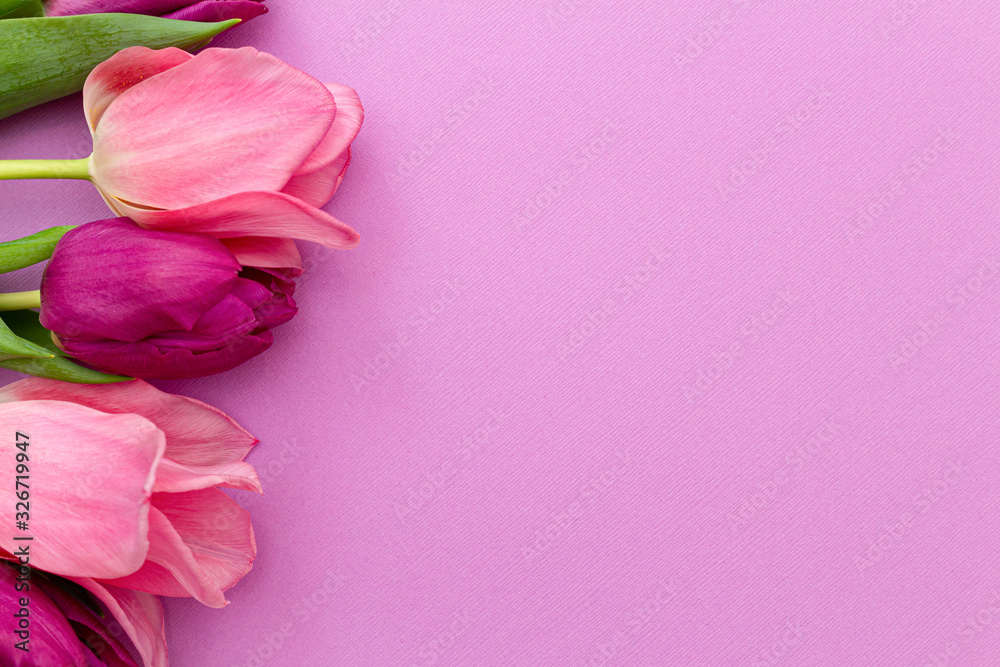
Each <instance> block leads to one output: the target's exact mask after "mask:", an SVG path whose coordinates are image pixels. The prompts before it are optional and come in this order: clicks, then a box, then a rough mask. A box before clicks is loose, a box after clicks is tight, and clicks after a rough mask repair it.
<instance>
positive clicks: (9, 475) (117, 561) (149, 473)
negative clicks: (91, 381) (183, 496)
mask: <svg viewBox="0 0 1000 667" xmlns="http://www.w3.org/2000/svg"><path fill="white" fill-rule="evenodd" d="M0 425H2V426H3V427H4V428H5V429H6V432H8V433H11V434H14V433H15V431H19V432H21V433H25V434H27V435H28V436H30V440H29V442H30V443H31V444H29V445H28V446H27V447H26V449H27V454H28V457H29V461H28V462H27V463H26V465H27V466H28V468H29V470H30V475H31V505H30V516H31V522H30V533H27V534H30V535H32V536H33V537H34V541H33V542H32V550H31V551H32V558H31V564H32V566H34V567H38V568H40V569H42V570H46V571H48V572H52V573H53V574H60V575H67V576H79V577H109V578H110V577H120V576H123V575H126V574H129V573H130V572H135V571H136V570H137V569H138V568H139V566H140V565H142V562H143V560H145V557H146V551H147V549H148V548H149V540H148V536H147V530H148V523H147V515H148V514H149V511H150V504H149V498H150V494H151V493H152V490H153V483H154V479H155V475H156V467H157V465H159V463H160V458H161V457H162V456H163V452H164V450H165V449H166V439H165V436H164V434H163V431H161V430H159V429H158V428H156V427H155V426H154V425H153V424H152V422H150V421H149V420H148V419H146V418H145V417H140V416H139V415H109V414H105V413H103V412H98V411H97V410H93V409H91V408H87V407H84V406H82V405H74V404H72V403H65V402H61V401H20V402H16V403H3V404H2V405H0ZM21 440H23V439H21ZM15 465H16V461H15V457H14V454H13V453H10V452H8V455H7V456H4V457H0V473H2V474H3V475H4V476H5V478H6V479H9V480H14V478H15V474H21V473H16V472H15ZM21 511H27V510H25V509H24V508H23V507H22V508H17V507H15V504H14V503H13V502H11V503H2V504H0V522H2V523H3V525H5V526H14V525H15V512H21ZM16 545H17V542H15V541H14V540H13V535H12V534H11V532H10V531H3V532H0V546H2V547H3V548H4V549H6V550H7V551H9V552H11V553H14V552H15V551H14V550H15V548H16Z"/></svg>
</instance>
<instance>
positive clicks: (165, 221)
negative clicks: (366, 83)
mask: <svg viewBox="0 0 1000 667" xmlns="http://www.w3.org/2000/svg"><path fill="white" fill-rule="evenodd" d="M83 94H84V109H85V111H86V115H87V120H88V123H89V126H90V129H91V132H92V134H93V142H94V151H93V154H92V155H91V156H90V157H89V158H85V159H82V160H65V161H58V160H56V161H34V160H10V161H6V162H0V178H78V179H84V180H90V181H92V182H93V183H94V185H95V186H96V187H97V189H98V190H99V191H100V193H101V195H102V196H103V197H104V200H105V201H106V202H107V204H108V205H109V206H110V207H111V209H112V210H113V211H114V212H115V213H116V214H117V215H119V216H127V217H130V218H132V219H133V220H134V221H136V222H137V223H138V224H139V225H141V226H142V227H145V228H147V229H163V230H173V231H185V232H197V233H200V234H207V235H210V236H215V237H218V238H240V237H257V238H259V237H265V238H278V239H302V240H306V241H314V242H316V243H321V244H323V245H326V246H328V247H332V248H351V247H354V246H355V245H357V243H358V238H359V237H358V233H357V232H356V231H355V230H354V229H352V228H351V227H349V226H348V225H346V224H344V223H342V222H340V221H339V220H337V219H336V218H334V217H332V216H331V215H329V214H327V213H325V212H323V211H321V210H320V208H319V207H321V206H323V205H325V204H326V203H327V202H328V201H329V200H330V198H331V197H332V196H333V194H334V192H335V191H336V190H337V187H338V186H339V185H340V182H341V181H342V180H343V177H344V172H345V171H346V169H347V166H348V163H349V161H350V146H351V142H352V141H353V140H354V137H355V136H356V135H357V133H358V130H359V129H360V127H361V122H362V118H363V110H362V108H361V103H360V100H359V99H358V96H357V93H355V91H354V90H352V89H350V88H347V87H346V86H341V85H339V84H322V83H320V82H319V81H317V80H316V79H314V78H312V77H311V76H308V75H307V74H304V73H303V72H300V71H299V70H297V69H295V68H293V67H291V66H289V65H287V64H285V63H283V62H281V61H279V60H278V59H277V58H275V57H274V56H271V55H268V54H265V53H260V52H258V51H256V50H255V49H252V48H249V47H248V48H242V49H206V50H204V51H202V52H200V53H199V54H198V55H196V56H191V55H190V54H188V53H186V52H184V51H181V50H180V49H163V50H160V51H154V50H151V49H146V48H142V47H135V48H130V49H125V50H124V51H121V52H120V53H118V54H117V55H115V56H113V57H112V58H111V59H110V60H108V61H106V62H104V63H102V64H101V65H99V66H98V67H97V68H96V69H94V71H93V72H91V74H90V76H89V77H88V79H87V83H86V85H85V86H84V93H83ZM258 245H259V247H258V251H259V253H260V254H261V255H267V254H272V255H275V256H279V255H280V254H281V252H282V250H281V246H280V245H278V244H275V246H274V248H273V249H272V250H271V253H268V252H267V250H266V248H265V247H264V245H263V242H261V243H260V244H258Z"/></svg>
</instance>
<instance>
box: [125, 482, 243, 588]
mask: <svg viewBox="0 0 1000 667" xmlns="http://www.w3.org/2000/svg"><path fill="white" fill-rule="evenodd" d="M191 493H198V492H197V491H192V492H191ZM219 493H222V492H221V491H219ZM167 495H174V494H167ZM177 495H183V494H177ZM206 520H209V519H208V518H206ZM151 565H153V566H155V565H158V566H160V567H150V566H151ZM105 583H109V584H111V585H113V586H120V587H122V588H131V589H133V590H137V591H145V592H146V593H154V594H156V595H172V596H178V595H179V596H181V597H193V598H194V599H196V600H198V602H201V603H202V604H204V605H207V606H209V607H217V608H221V607H225V606H226V604H228V603H227V602H226V597H225V595H223V594H222V589H221V588H219V586H218V584H216V583H215V582H214V581H213V580H212V578H211V577H210V576H209V575H208V574H207V573H206V572H205V570H204V569H203V568H202V567H201V566H200V565H199V564H198V561H197V560H196V559H195V557H194V554H193V553H192V552H191V548H190V547H189V546H188V545H187V544H185V542H184V538H183V537H181V535H180V534H178V532H177V531H176V530H175V529H174V527H173V526H172V525H170V520H169V519H168V518H167V517H166V516H164V515H163V513H162V512H160V511H159V510H158V509H156V508H155V507H154V508H152V509H151V510H150V512H149V553H148V554H147V561H146V563H145V564H144V565H143V566H142V567H141V568H139V570H137V571H136V572H133V573H132V574H129V575H128V576H125V577H120V578H117V579H109V580H107V581H106V582H105ZM182 591H183V592H182Z"/></svg>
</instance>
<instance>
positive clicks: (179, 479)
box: [153, 458, 264, 494]
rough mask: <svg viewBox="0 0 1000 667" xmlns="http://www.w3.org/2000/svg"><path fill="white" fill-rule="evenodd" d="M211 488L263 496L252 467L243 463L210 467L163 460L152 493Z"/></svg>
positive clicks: (255, 472) (237, 462) (167, 459)
mask: <svg viewBox="0 0 1000 667" xmlns="http://www.w3.org/2000/svg"><path fill="white" fill-rule="evenodd" d="M213 486H225V487H228V488H230V489H240V490H242V491H255V492H257V493H261V494H262V493H264V490H263V489H262V488H261V486H260V478H259V477H257V471H256V470H254V468H253V466H252V465H250V464H249V463H246V462H244V461H234V462H232V463H220V464H218V465H214V466H185V465H181V464H180V463H177V462H176V461H171V460H170V459H169V458H164V459H163V460H162V461H160V467H159V468H157V470H156V485H155V486H154V487H153V492H154V493H183V492H185V491H197V490H199V489H208V488H210V487H213Z"/></svg>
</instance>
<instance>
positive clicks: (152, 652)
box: [70, 577, 167, 667]
mask: <svg viewBox="0 0 1000 667" xmlns="http://www.w3.org/2000/svg"><path fill="white" fill-rule="evenodd" d="M70 579H71V580H72V581H75V582H76V583H78V584H80V585H81V586H83V587H84V588H86V589H87V590H88V591H90V592H91V593H93V594H94V597H96V598H97V599H98V600H100V601H101V602H103V603H104V605H105V606H106V607H107V608H108V609H109V610H110V611H111V614H112V615H113V616H114V617H115V620H116V621H118V624H119V625H121V629H122V630H124V632H125V634H126V635H127V636H128V638H129V639H130V640H131V641H132V644H133V645H134V646H135V648H136V649H137V650H138V651H139V656H140V657H141V658H142V661H143V663H144V664H145V667H167V637H166V626H165V625H164V621H163V606H162V605H161V604H160V601H159V599H157V597H156V596H155V595H150V594H149V593H142V592H140V591H133V590H128V589H125V588H118V587H116V586H109V585H108V584H104V583H98V582H96V581H94V580H93V579H87V578H83V577H70ZM109 627H110V629H111V631H112V634H115V632H114V631H115V630H116V628H115V627H114V626H113V625H112V624H109Z"/></svg>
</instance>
